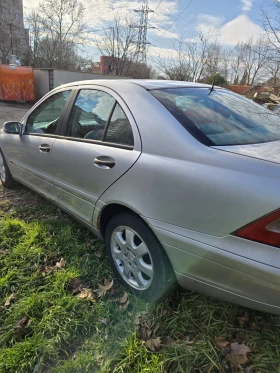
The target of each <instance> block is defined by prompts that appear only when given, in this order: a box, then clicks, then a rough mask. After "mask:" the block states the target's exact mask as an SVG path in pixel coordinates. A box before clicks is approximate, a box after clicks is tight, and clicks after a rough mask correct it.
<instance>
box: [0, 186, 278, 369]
mask: <svg viewBox="0 0 280 373" xmlns="http://www.w3.org/2000/svg"><path fill="white" fill-rule="evenodd" d="M61 258H64V260H65V264H64V265H62V268H56V269H55V270H54V269H53V270H52V271H50V272H47V273H46V272H45V269H46V268H47V267H46V266H48V268H54V266H55V263H58V262H59V261H60V260H61ZM0 276H1V277H0V372H1V373H29V372H30V373H31V372H32V373H40V372H46V373H50V372H54V373H66V372H67V373H72V372H73V373H76V372H83V373H86V372H90V373H92V372H98V373H109V372H110V373H169V372H170V373H177V372H178V373H198V372H201V373H202V372H203V373H204V372H205V373H210V372H212V373H214V372H223V371H224V372H231V370H230V368H229V363H228V362H227V360H226V359H224V358H223V356H221V353H220V351H219V350H218V349H217V347H216V345H215V337H217V336H224V337H225V338H227V339H228V340H230V341H240V342H242V341H244V340H246V343H247V344H248V346H249V347H250V349H251V350H252V352H251V353H250V354H249V355H248V358H249V361H248V362H247V363H246V364H244V365H242V366H239V368H238V369H239V371H243V372H246V373H249V372H256V373H268V372H271V373H276V372H280V317H279V316H275V315H270V314H265V313H261V312H257V311H252V310H247V309H244V308H242V307H238V306H235V305H232V304H229V303H226V302H221V301H218V300H215V299H212V298H208V297H206V296H203V295H200V294H196V293H192V292H185V291H182V290H179V289H178V290H177V291H174V292H173V293H172V294H170V295H169V296H168V297H166V298H165V299H164V300H163V301H162V302H161V303H159V304H145V303H144V302H143V301H141V300H139V299H137V298H135V297H134V296H132V295H129V305H128V307H127V309H125V310H124V311H123V312H120V310H119V302H118V299H119V298H120V297H121V296H122V295H123V294H124V289H122V288H121V287H120V285H119V284H118V283H117V281H116V280H114V285H113V288H112V289H113V290H112V289H111V290H110V291H108V292H107V294H105V295H103V296H102V297H100V298H98V297H97V294H96V293H93V295H94V299H82V298H80V297H79V296H78V295H79V292H75V291H74V292H73V286H71V284H72V281H73V279H81V280H84V284H83V286H84V287H86V288H88V289H91V290H93V289H97V288H98V284H101V283H102V281H103V279H104V278H106V279H108V280H112V279H113V273H112V271H111V269H110V267H109V265H108V263H107V259H106V255H105V252H104V247H103V244H102V242H100V241H99V240H98V239H96V238H94V237H93V236H92V235H91V233H89V232H88V231H87V230H85V229H84V228H83V227H82V226H80V225H79V224H78V223H76V222H75V221H73V220H72V219H70V218H68V217H67V216H66V215H65V214H64V213H62V212H61V211H60V210H59V209H57V208H56V207H54V206H52V205H51V204H50V203H49V202H47V201H45V200H43V199H42V198H40V197H39V196H37V195H36V194H35V193H33V192H31V191H29V190H27V189H25V188H23V187H19V188H17V189H15V190H14V191H8V190H4V189H3V188H2V189H0ZM11 294H13V297H14V298H13V299H11V302H10V304H6V305H5V302H6V301H7V299H8V297H9V296H10V295H11ZM7 303H9V302H7ZM244 314H248V315H249V318H250V320H251V321H252V322H254V323H255V324H254V325H257V326H258V328H257V329H256V328H255V327H254V328H252V327H251V328H250V327H249V324H248V323H247V324H246V325H245V326H244V327H241V326H240V325H239V323H238V320H237V317H238V316H242V315H244ZM137 320H138V321H137ZM157 337H160V338H161V345H160V346H159V348H158V349H157V351H151V350H150V349H148V348H147V346H146V344H145V341H146V340H149V339H154V338H157Z"/></svg>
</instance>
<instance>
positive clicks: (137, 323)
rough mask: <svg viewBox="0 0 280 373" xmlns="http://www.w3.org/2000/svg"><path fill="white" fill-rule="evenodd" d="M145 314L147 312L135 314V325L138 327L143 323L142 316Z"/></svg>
mask: <svg viewBox="0 0 280 373" xmlns="http://www.w3.org/2000/svg"><path fill="white" fill-rule="evenodd" d="M146 314H147V311H140V312H138V313H137V314H136V317H135V319H134V324H135V325H140V324H141V323H142V322H143V318H144V316H145V315H146Z"/></svg>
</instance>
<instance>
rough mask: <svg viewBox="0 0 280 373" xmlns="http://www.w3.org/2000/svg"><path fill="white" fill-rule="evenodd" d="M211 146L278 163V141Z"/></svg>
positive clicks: (279, 149)
mask: <svg viewBox="0 0 280 373" xmlns="http://www.w3.org/2000/svg"><path fill="white" fill-rule="evenodd" d="M212 148H214V149H218V150H223V151H226V152H230V153H235V154H240V155H245V156H247V157H252V158H257V159H262V160H264V161H268V162H274V163H280V141H272V142H266V143H262V144H249V145H229V146H212Z"/></svg>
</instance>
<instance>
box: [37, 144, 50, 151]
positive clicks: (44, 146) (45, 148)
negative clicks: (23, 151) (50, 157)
mask: <svg viewBox="0 0 280 373" xmlns="http://www.w3.org/2000/svg"><path fill="white" fill-rule="evenodd" d="M39 150H40V152H41V153H49V152H50V150H51V147H50V146H49V145H48V144H42V145H40V146H39Z"/></svg>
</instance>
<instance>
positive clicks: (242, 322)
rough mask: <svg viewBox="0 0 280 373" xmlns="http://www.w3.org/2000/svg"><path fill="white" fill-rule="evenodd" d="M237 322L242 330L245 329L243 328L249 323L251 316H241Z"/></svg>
mask: <svg viewBox="0 0 280 373" xmlns="http://www.w3.org/2000/svg"><path fill="white" fill-rule="evenodd" d="M237 320H238V322H239V325H240V326H241V328H243V326H244V325H245V324H246V323H247V322H248V321H249V316H248V315H244V316H240V317H237Z"/></svg>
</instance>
